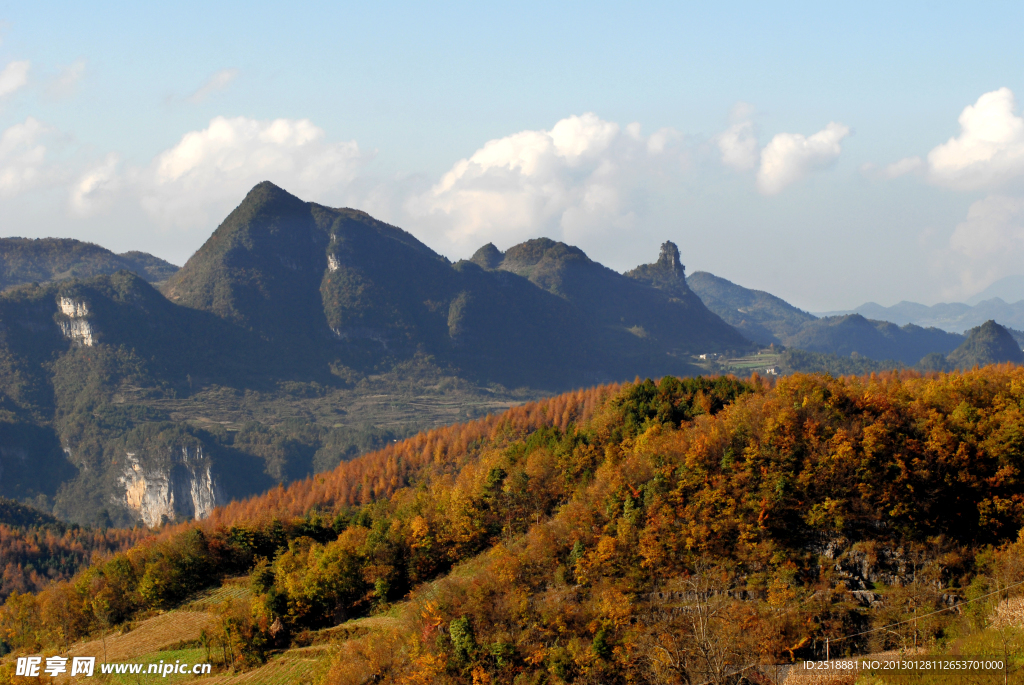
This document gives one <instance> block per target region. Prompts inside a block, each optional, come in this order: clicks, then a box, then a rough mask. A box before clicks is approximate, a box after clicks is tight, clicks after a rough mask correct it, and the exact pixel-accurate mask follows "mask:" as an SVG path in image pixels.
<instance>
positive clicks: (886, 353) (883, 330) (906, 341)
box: [786, 314, 1007, 366]
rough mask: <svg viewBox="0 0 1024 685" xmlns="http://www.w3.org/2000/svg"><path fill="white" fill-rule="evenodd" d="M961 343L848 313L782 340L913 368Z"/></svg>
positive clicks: (959, 337)
mask: <svg viewBox="0 0 1024 685" xmlns="http://www.w3.org/2000/svg"><path fill="white" fill-rule="evenodd" d="M963 341H964V336H962V335H957V334H955V333H947V332H946V331H942V330H939V329H938V328H921V327H920V326H915V325H913V324H907V325H905V326H903V327H902V328H901V327H899V326H897V325H896V324H893V323H889V322H888V321H870V320H868V319H865V318H864V317H863V316H861V315H860V314H848V315H846V316H834V317H826V318H822V319H816V320H815V321H812V322H809V323H807V324H805V325H804V326H803V327H802V328H801V329H800V330H799V331H798V332H797V333H796V334H794V335H792V336H789V337H788V338H786V345H787V346H789V347H795V348H798V349H801V350H808V351H810V352H822V353H829V354H835V355H838V356H841V357H849V356H850V355H851V354H853V353H856V354H858V355H862V356H864V357H869V358H871V359H878V360H883V359H894V360H896V361H899V362H901V363H903V364H906V365H908V366H913V365H914V364H917V362H919V361H920V360H921V358H922V357H924V356H925V355H927V354H929V353H939V354H948V353H949V352H952V351H953V350H955V349H956V348H957V347H958V346H959V345H960V344H961V343H962V342H963ZM1000 361H1007V360H1000Z"/></svg>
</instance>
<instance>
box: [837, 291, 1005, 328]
mask: <svg viewBox="0 0 1024 685" xmlns="http://www.w3.org/2000/svg"><path fill="white" fill-rule="evenodd" d="M845 314H860V315H862V316H865V317H867V318H870V319H882V320H885V321H891V322H893V323H895V324H898V325H900V326H902V325H905V324H908V323H912V324H915V325H918V326H927V327H934V328H941V329H942V330H944V331H950V332H954V333H958V332H962V331H965V330H967V329H968V328H973V327H975V326H980V325H981V324H983V323H984V322H985V321H988V320H990V319H994V320H996V321H998V322H999V323H1001V324H1003V325H1004V326H1009V327H1010V328H1014V329H1017V330H1020V329H1024V300H1022V301H1019V302H1015V303H1013V304H1009V303H1007V302H1005V301H1004V300H1002V299H1001V298H998V297H996V298H992V299H989V300H985V301H983V302H979V303H977V304H974V305H970V304H965V303H963V302H949V303H941V304H935V305H932V306H928V305H923V304H918V303H917V302H900V303H899V304H894V305H893V306H891V307H883V306H882V305H879V304H875V303H874V302H868V303H866V304H862V305H861V306H859V307H857V308H856V309H853V310H849V311H843V312H827V313H825V314H822V316H842V315H845Z"/></svg>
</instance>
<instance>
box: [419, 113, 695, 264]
mask: <svg viewBox="0 0 1024 685" xmlns="http://www.w3.org/2000/svg"><path fill="white" fill-rule="evenodd" d="M681 142H682V136H680V135H679V134H678V132H676V131H674V130H672V129H662V130H660V131H657V132H655V133H653V134H652V135H650V136H647V137H645V136H644V135H643V134H642V133H641V129H640V126H639V125H638V124H630V125H629V126H626V127H625V128H624V129H623V128H622V127H620V126H619V124H617V123H614V122H610V121H605V120H603V119H601V118H600V117H598V116H597V115H596V114H593V113H587V114H583V115H579V116H570V117H567V118H565V119H562V120H561V121H559V122H557V123H556V124H555V125H554V126H553V127H552V128H551V129H550V130H539V131H521V132H519V133H515V134H513V135H510V136H506V137H504V138H499V139H496V140H491V141H489V142H487V143H486V144H484V146H483V147H481V148H480V149H479V150H477V151H476V152H474V153H473V154H472V155H471V156H470V157H468V158H466V159H462V160H460V161H458V162H457V163H456V164H455V165H454V166H453V167H452V168H451V170H449V171H448V172H447V173H446V174H444V176H443V177H442V178H441V180H440V181H439V182H438V183H436V184H435V185H434V186H433V187H432V188H431V189H430V190H429V191H427V192H424V193H422V194H419V195H417V196H415V197H413V198H411V199H410V200H409V201H408V202H407V203H406V206H405V211H406V212H408V213H409V215H411V216H412V217H413V218H414V219H416V220H417V221H418V222H419V223H420V224H427V225H429V226H430V227H431V230H432V231H434V232H437V233H439V234H440V235H442V236H443V239H444V241H445V242H446V243H447V245H448V246H451V247H452V248H454V249H456V250H459V251H465V249H467V248H475V247H478V246H480V245H482V244H484V243H486V242H488V241H495V242H499V243H500V244H502V245H509V244H512V243H515V242H519V241H520V240H523V239H526V238H529V237H534V236H538V235H546V236H551V237H555V238H561V239H565V240H569V241H573V240H577V239H578V238H579V237H580V236H581V235H582V234H584V233H594V232H602V231H608V230H622V229H628V228H630V227H632V226H634V225H635V223H636V220H637V212H638V209H639V205H641V204H642V198H641V197H640V195H642V188H643V186H644V184H645V183H647V182H649V181H652V180H653V178H654V177H658V176H663V175H669V176H672V175H674V174H676V173H678V172H679V171H680V170H682V169H683V168H684V166H685V163H686V159H687V152H686V150H685V148H684V147H683V146H682V145H681Z"/></svg>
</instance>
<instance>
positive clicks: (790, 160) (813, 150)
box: [715, 103, 850, 196]
mask: <svg viewBox="0 0 1024 685" xmlns="http://www.w3.org/2000/svg"><path fill="white" fill-rule="evenodd" d="M751 113H752V108H751V107H750V106H749V105H746V104H745V103H740V105H737V107H736V108H734V112H733V118H734V119H739V120H738V121H736V122H735V123H734V124H733V125H732V126H730V127H729V128H728V129H726V130H725V131H724V132H722V133H720V134H719V135H718V136H717V137H716V138H715V144H716V145H717V146H718V151H719V154H720V155H721V161H722V164H724V165H725V166H727V167H729V168H730V169H733V170H734V171H739V172H746V171H753V170H754V169H757V175H756V186H757V189H758V191H760V192H761V194H762V195H769V196H770V195H778V194H779V193H780V192H782V191H783V190H785V189H786V188H787V187H789V186H791V185H793V184H794V183H796V182H798V181H800V180H802V179H804V178H806V177H807V176H809V175H811V174H812V173H814V172H816V171H821V170H824V169H827V168H829V167H830V166H832V165H833V164H834V163H835V161H836V160H837V159H839V155H840V154H841V153H842V151H843V149H842V145H841V143H842V141H843V139H844V138H846V137H847V136H848V135H850V129H849V127H847V126H845V125H843V124H840V123H836V122H831V123H829V125H828V126H826V127H825V128H824V129H822V130H821V131H818V132H817V133H815V134H813V135H811V136H804V135H802V134H799V133H779V134H776V135H775V136H774V137H773V138H772V139H771V141H769V142H768V144H767V145H766V146H765V147H764V148H760V147H759V145H758V141H757V131H756V128H755V126H754V122H753V121H752V120H751V119H750V118H749V117H750V114H751Z"/></svg>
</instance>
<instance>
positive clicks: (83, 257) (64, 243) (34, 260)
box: [0, 238, 178, 290]
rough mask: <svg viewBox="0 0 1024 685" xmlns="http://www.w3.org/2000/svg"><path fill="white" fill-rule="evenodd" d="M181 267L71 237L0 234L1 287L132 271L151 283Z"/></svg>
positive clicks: (164, 277) (155, 258) (145, 255)
mask: <svg viewBox="0 0 1024 685" xmlns="http://www.w3.org/2000/svg"><path fill="white" fill-rule="evenodd" d="M177 270H178V267H176V266H175V265H173V264H171V263H170V262H166V261H164V260H162V259H160V258H159V257H154V256H153V255H151V254H147V253H145V252H125V253H123V254H114V253H113V252H111V251H110V250H108V249H106V248H104V247H100V246H99V245H93V244H92V243H84V242H82V241H80V240H72V239H70V238H35V239H31V238H0V290H4V289H7V288H11V287H13V286H16V285H22V284H25V283H49V282H51V281H62V280H67V279H69V278H89V277H91V276H100V275H103V274H112V273H116V272H118V271H131V272H133V273H135V274H137V275H138V276H139V277H141V278H142V279H143V280H145V281H148V282H150V283H158V282H160V281H165V280H167V279H168V278H170V276H171V275H172V274H174V272H176V271H177Z"/></svg>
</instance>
